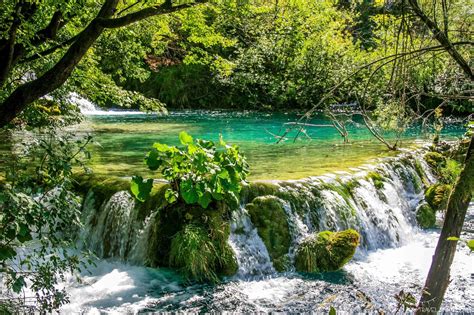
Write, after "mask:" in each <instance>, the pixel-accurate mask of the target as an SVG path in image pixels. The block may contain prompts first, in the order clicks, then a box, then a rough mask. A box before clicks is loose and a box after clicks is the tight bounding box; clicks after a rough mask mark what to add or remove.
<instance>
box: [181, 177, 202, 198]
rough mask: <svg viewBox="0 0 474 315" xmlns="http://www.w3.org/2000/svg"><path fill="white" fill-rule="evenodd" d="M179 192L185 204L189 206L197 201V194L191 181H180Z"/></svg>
mask: <svg viewBox="0 0 474 315" xmlns="http://www.w3.org/2000/svg"><path fill="white" fill-rule="evenodd" d="M179 190H180V193H181V196H182V197H183V199H184V201H185V202H186V203H188V204H191V203H196V202H197V201H198V194H197V192H196V189H195V187H194V185H193V183H192V181H191V180H186V181H182V182H181V183H180V185H179Z"/></svg>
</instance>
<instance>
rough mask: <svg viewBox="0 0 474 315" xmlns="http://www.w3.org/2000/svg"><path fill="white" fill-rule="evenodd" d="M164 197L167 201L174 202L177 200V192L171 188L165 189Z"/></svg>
mask: <svg viewBox="0 0 474 315" xmlns="http://www.w3.org/2000/svg"><path fill="white" fill-rule="evenodd" d="M165 199H166V201H168V202H169V203H174V202H176V200H178V192H177V191H174V190H173V189H171V188H168V189H166V191H165Z"/></svg>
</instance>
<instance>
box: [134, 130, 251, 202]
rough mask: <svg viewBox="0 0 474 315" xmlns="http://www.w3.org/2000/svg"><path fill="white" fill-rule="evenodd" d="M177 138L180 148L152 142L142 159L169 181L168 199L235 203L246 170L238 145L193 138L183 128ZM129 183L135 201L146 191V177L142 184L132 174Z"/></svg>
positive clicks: (173, 200)
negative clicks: (130, 182) (131, 179)
mask: <svg viewBox="0 0 474 315" xmlns="http://www.w3.org/2000/svg"><path fill="white" fill-rule="evenodd" d="M179 139H180V142H181V144H182V145H183V146H184V148H183V149H180V148H178V147H175V146H168V145H166V144H161V143H155V144H154V145H153V149H152V150H151V151H150V152H148V154H147V156H146V158H145V161H146V164H147V165H148V167H149V168H150V170H152V171H156V170H160V172H161V174H162V175H163V178H165V179H167V180H168V181H169V182H170V185H171V187H170V188H169V191H168V192H167V193H166V197H167V200H168V202H170V203H173V202H176V201H177V200H182V201H184V202H185V203H186V204H199V205H200V206H201V207H202V208H207V207H208V206H209V204H210V203H211V202H213V201H222V202H224V203H227V204H229V205H231V206H233V207H235V206H237V205H238V203H239V193H240V190H241V185H242V183H244V182H245V179H246V178H247V175H248V173H249V171H248V164H247V161H246V159H245V156H244V155H243V154H241V153H240V151H239V148H238V147H237V146H235V145H233V146H231V145H227V144H226V143H225V142H224V141H223V140H222V139H220V141H219V143H218V144H215V143H214V142H212V141H207V140H201V139H196V140H194V139H193V138H192V137H191V136H190V135H189V134H187V133H186V132H184V131H183V132H181V133H180V134H179ZM132 185H133V186H132V187H133V189H132V193H133V194H134V195H135V197H137V198H140V199H139V200H144V199H145V198H146V196H147V195H148V194H149V187H150V185H151V182H150V180H148V181H146V182H145V183H144V182H143V180H142V179H141V178H138V177H135V178H134V180H133V181H132Z"/></svg>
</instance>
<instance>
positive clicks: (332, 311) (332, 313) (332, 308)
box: [329, 306, 336, 315]
mask: <svg viewBox="0 0 474 315" xmlns="http://www.w3.org/2000/svg"><path fill="white" fill-rule="evenodd" d="M329 315H336V309H335V308H334V307H332V306H331V308H330V309H329Z"/></svg>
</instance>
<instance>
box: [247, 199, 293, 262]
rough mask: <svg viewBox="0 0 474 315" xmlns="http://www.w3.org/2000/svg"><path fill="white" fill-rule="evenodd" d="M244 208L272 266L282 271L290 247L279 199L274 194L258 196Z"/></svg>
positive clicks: (285, 218)
mask: <svg viewBox="0 0 474 315" xmlns="http://www.w3.org/2000/svg"><path fill="white" fill-rule="evenodd" d="M246 209H247V211H248V212H249V214H250V218H251V220H252V222H253V224H254V226H255V227H256V228H257V231H258V235H260V237H261V238H262V240H263V243H264V244H265V246H266V247H267V250H268V253H269V255H270V257H271V259H272V262H273V266H274V267H275V269H276V270H278V271H284V270H285V269H286V263H285V258H284V257H285V256H286V255H287V254H288V251H289V249H290V244H291V235H290V228H289V226H288V221H287V217H286V213H285V209H284V208H283V205H282V203H281V200H280V199H279V198H277V197H275V196H260V197H257V198H255V199H253V200H252V202H251V203H249V204H247V205H246Z"/></svg>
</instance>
